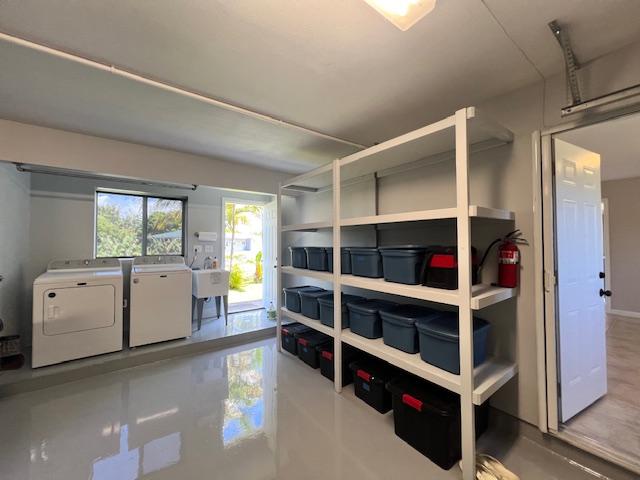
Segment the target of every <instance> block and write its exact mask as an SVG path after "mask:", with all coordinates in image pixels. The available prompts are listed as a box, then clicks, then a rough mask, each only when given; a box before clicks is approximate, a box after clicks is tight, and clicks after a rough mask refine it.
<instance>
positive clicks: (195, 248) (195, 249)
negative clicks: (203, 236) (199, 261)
mask: <svg viewBox="0 0 640 480" xmlns="http://www.w3.org/2000/svg"><path fill="white" fill-rule="evenodd" d="M193 253H195V254H196V255H199V254H201V253H202V245H194V246H193Z"/></svg>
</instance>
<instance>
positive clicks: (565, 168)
mask: <svg viewBox="0 0 640 480" xmlns="http://www.w3.org/2000/svg"><path fill="white" fill-rule="evenodd" d="M555 171H556V181H555V199H556V255H557V268H558V276H557V277H558V287H557V288H558V301H557V304H558V335H559V337H558V338H559V339H558V346H559V351H558V354H559V358H558V363H559V375H560V378H559V383H560V392H559V396H560V400H559V405H560V410H561V419H562V421H563V422H566V421H567V420H569V419H570V418H572V417H573V416H574V415H576V414H577V413H579V412H581V411H582V410H584V409H585V408H586V407H588V406H589V405H591V404H592V403H593V402H595V401H596V400H597V399H599V398H600V397H602V396H603V395H605V394H606V393H607V352H606V348H607V347H606V337H605V335H606V330H605V325H606V322H605V303H604V300H603V297H602V296H601V289H602V288H603V286H604V285H603V281H602V279H601V278H600V272H602V271H603V263H602V257H603V246H602V202H601V193H600V155H599V154H597V153H594V152H590V151H588V150H585V149H583V148H580V147H577V146H575V145H571V144H570V143H567V142H564V141H562V140H557V139H556V140H555Z"/></svg>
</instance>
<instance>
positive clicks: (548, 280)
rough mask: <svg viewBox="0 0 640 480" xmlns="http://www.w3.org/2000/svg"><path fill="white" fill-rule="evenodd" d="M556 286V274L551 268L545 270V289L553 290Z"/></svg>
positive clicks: (546, 290) (547, 290)
mask: <svg viewBox="0 0 640 480" xmlns="http://www.w3.org/2000/svg"><path fill="white" fill-rule="evenodd" d="M555 286H556V275H555V273H554V272H550V271H549V270H545V271H544V291H545V292H551V291H552V290H553V289H554V288H555Z"/></svg>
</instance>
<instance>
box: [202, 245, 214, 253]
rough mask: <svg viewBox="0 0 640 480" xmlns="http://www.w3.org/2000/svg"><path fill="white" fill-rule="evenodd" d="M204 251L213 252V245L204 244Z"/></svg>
mask: <svg viewBox="0 0 640 480" xmlns="http://www.w3.org/2000/svg"><path fill="white" fill-rule="evenodd" d="M204 251H205V253H213V245H205V246H204Z"/></svg>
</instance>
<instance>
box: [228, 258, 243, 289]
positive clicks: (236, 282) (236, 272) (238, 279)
mask: <svg viewBox="0 0 640 480" xmlns="http://www.w3.org/2000/svg"><path fill="white" fill-rule="evenodd" d="M246 285H247V278H246V277H245V275H244V272H243V271H242V269H241V268H240V265H238V264H237V263H236V264H235V265H234V266H233V267H231V273H230V274H229V288H230V289H231V290H239V291H241V292H242V291H243V290H244V287H245V286H246Z"/></svg>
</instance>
